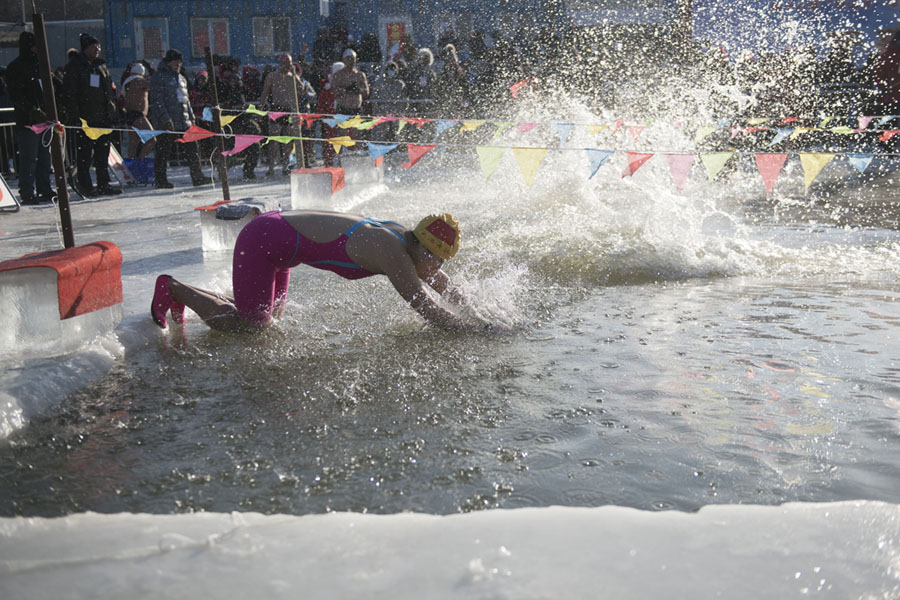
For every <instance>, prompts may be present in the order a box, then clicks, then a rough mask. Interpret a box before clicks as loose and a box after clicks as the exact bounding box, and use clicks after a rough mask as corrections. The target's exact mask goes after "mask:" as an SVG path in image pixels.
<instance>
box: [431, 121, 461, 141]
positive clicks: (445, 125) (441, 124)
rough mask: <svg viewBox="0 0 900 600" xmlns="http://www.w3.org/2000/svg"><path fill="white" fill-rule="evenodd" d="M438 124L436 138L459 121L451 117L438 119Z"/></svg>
mask: <svg viewBox="0 0 900 600" xmlns="http://www.w3.org/2000/svg"><path fill="white" fill-rule="evenodd" d="M435 124H436V126H437V130H436V131H437V133H435V134H434V138H435V139H437V137H438V136H439V135H441V134H442V133H444V132H445V131H447V130H448V129H450V128H451V127H455V126H456V125H458V124H459V121H452V120H450V119H438V120H437V121H435Z"/></svg>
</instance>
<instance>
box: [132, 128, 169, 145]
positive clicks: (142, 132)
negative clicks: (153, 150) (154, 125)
mask: <svg viewBox="0 0 900 600" xmlns="http://www.w3.org/2000/svg"><path fill="white" fill-rule="evenodd" d="M132 129H133V130H134V132H135V133H136V134H137V135H138V137H139V138H141V143H142V144H146V143H147V142H149V141H150V140H152V139H153V138H155V137H156V136H158V135H159V134H161V133H165V130H162V129H138V128H137V127H132Z"/></svg>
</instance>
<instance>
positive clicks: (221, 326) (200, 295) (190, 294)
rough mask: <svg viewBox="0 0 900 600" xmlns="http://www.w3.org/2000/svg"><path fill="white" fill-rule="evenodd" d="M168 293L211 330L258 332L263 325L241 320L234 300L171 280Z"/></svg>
mask: <svg viewBox="0 0 900 600" xmlns="http://www.w3.org/2000/svg"><path fill="white" fill-rule="evenodd" d="M169 293H170V294H171V296H172V299H173V300H175V301H176V302H181V303H182V304H184V305H185V306H187V307H188V308H190V309H191V310H192V311H194V312H195V313H197V315H198V316H199V317H200V318H201V319H203V322H204V323H206V324H207V325H208V326H209V327H210V328H211V329H217V330H219V331H258V330H260V329H262V328H263V327H265V326H266V324H265V323H252V322H250V321H247V320H246V319H242V318H241V316H240V315H239V314H238V310H237V307H236V306H235V304H234V298H230V297H228V296H226V295H224V294H218V293H216V292H211V291H209V290H204V289H201V288H198V287H194V286H192V285H188V284H186V283H182V282H180V281H177V280H176V279H171V280H170V281H169Z"/></svg>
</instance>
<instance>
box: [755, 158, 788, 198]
mask: <svg viewBox="0 0 900 600" xmlns="http://www.w3.org/2000/svg"><path fill="white" fill-rule="evenodd" d="M785 160H787V154H785V153H780V154H766V153H762V152H760V153H757V155H756V168H757V169H759V174H760V175H762V178H763V183H764V184H765V185H766V196H768V195H769V194H770V193H771V192H772V188H773V187H775V181H776V180H777V179H778V175H780V174H781V168H782V167H783V166H784V161H785Z"/></svg>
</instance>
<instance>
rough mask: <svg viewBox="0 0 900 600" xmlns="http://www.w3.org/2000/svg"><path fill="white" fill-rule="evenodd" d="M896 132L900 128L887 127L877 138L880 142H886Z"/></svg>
mask: <svg viewBox="0 0 900 600" xmlns="http://www.w3.org/2000/svg"><path fill="white" fill-rule="evenodd" d="M898 133H900V129H888V130H886V131H885V132H884V133H882V134H881V135H880V136H878V140H879V141H881V142H886V141H888V140H889V139H891V138H892V137H894V136H895V135H897V134H898Z"/></svg>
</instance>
